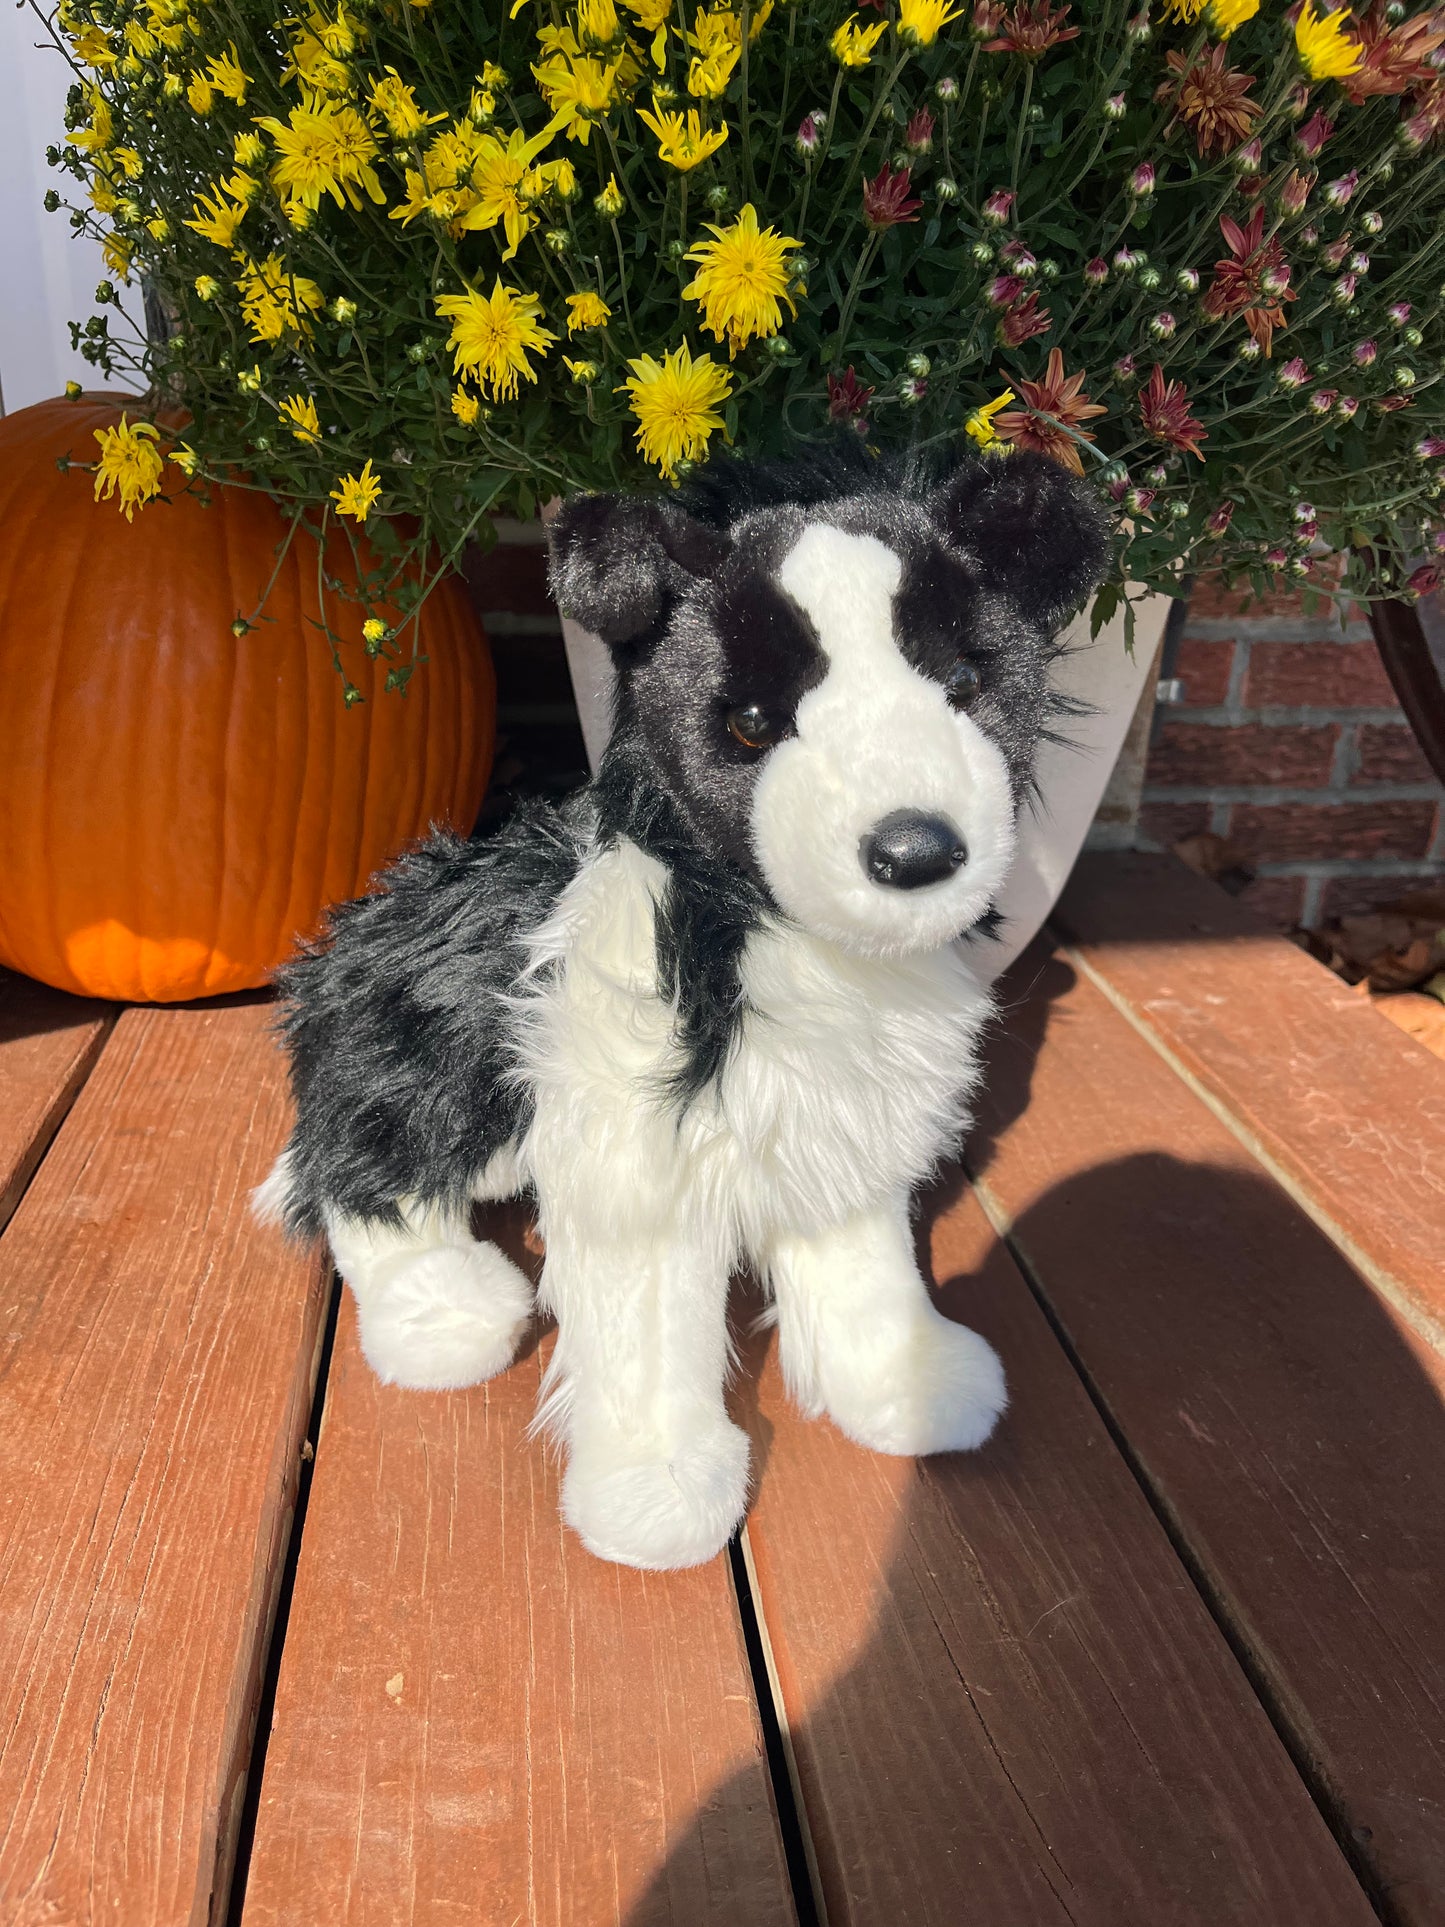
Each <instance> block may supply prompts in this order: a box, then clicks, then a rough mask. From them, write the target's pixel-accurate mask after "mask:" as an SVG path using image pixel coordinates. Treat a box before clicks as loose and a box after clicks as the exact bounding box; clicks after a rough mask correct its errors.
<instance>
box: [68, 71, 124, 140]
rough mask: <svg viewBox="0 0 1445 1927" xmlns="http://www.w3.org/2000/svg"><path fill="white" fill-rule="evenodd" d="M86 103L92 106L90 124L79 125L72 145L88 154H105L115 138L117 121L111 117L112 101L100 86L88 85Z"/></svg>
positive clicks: (73, 135)
mask: <svg viewBox="0 0 1445 1927" xmlns="http://www.w3.org/2000/svg"><path fill="white" fill-rule="evenodd" d="M85 98H86V105H87V106H88V107H89V108H90V125H89V126H88V127H77V128H76V130H75V132H74V133H73V134H72V135H71V137H70V144H71V146H72V147H79V148H81V149H83V150H84V151H85V152H86V153H88V154H103V153H104V152H105V150H106V148H107V147H109V146H110V144H111V142H112V141H113V140H114V139H115V122H114V121H113V120H112V118H111V112H110V102H109V101H108V100H107V99H106V97H105V95H104V94H103V93H101V91H100V89H99V88H98V87H88V88H87V89H86V92H85Z"/></svg>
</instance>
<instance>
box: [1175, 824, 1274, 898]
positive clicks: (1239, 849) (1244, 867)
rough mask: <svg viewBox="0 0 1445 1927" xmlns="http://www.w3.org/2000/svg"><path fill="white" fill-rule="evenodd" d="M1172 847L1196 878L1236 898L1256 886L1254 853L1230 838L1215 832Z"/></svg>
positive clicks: (1189, 837)
mask: <svg viewBox="0 0 1445 1927" xmlns="http://www.w3.org/2000/svg"><path fill="white" fill-rule="evenodd" d="M1172 847H1173V851H1174V854H1175V856H1177V857H1178V859H1179V861H1180V862H1181V863H1183V864H1187V865H1188V867H1189V868H1190V869H1191V870H1193V871H1194V873H1195V875H1196V876H1201V877H1208V878H1209V880H1210V882H1211V883H1217V884H1218V885H1219V887H1220V888H1221V889H1222V890H1227V891H1228V892H1229V894H1230V895H1231V896H1232V897H1237V896H1238V895H1239V893H1240V891H1241V890H1243V889H1246V888H1247V887H1248V885H1250V884H1251V883H1253V882H1254V879H1255V876H1256V874H1257V873H1256V871H1255V867H1254V857H1253V853H1252V852H1251V851H1249V850H1247V849H1245V847H1244V846H1243V844H1241V843H1232V842H1231V841H1230V840H1229V838H1228V837H1226V836H1216V834H1215V833H1214V831H1213V830H1200V831H1199V832H1198V833H1197V834H1196V835H1194V836H1185V837H1181V838H1180V839H1179V841H1178V842H1177V843H1176V844H1174V845H1173V846H1172Z"/></svg>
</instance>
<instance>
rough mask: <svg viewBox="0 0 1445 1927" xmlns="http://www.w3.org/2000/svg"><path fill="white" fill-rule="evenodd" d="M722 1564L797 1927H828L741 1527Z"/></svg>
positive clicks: (759, 1600) (759, 1599)
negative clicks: (733, 1598)
mask: <svg viewBox="0 0 1445 1927" xmlns="http://www.w3.org/2000/svg"><path fill="white" fill-rule="evenodd" d="M728 1563H729V1565H730V1566H731V1568H732V1575H733V1590H734V1592H735V1593H736V1594H737V1602H738V1618H739V1620H740V1621H741V1623H742V1629H743V1643H744V1645H745V1646H746V1647H747V1654H748V1664H749V1666H750V1667H751V1669H752V1675H753V1690H754V1693H755V1694H756V1697H757V1702H758V1718H759V1720H760V1722H761V1723H762V1729H763V1742H764V1745H765V1746H766V1748H767V1755H768V1771H769V1773H770V1775H771V1777H772V1782H773V1801H774V1804H775V1806H776V1808H777V1814H778V1831H779V1832H780V1833H781V1834H782V1837H783V1852H784V1854H785V1855H786V1858H787V1863H788V1879H789V1882H790V1884H791V1886H792V1889H793V1905H794V1907H795V1908H796V1909H797V1913H798V1927H828V1908H827V1903H826V1901H825V1900H824V1897H823V1883H822V1881H821V1880H820V1879H819V1878H818V1855H817V1851H816V1849H815V1847H814V1845H813V1834H812V1829H811V1828H810V1827H809V1825H808V1814H807V1808H806V1807H805V1806H804V1805H803V1794H802V1788H801V1786H800V1785H799V1782H798V1763H797V1760H796V1759H795V1758H794V1755H793V1736H792V1734H791V1732H790V1731H789V1729H788V1709H787V1707H786V1705H785V1704H784V1701H783V1692H782V1687H781V1686H780V1684H779V1682H778V1669H777V1664H776V1662H775V1660H774V1658H773V1643H772V1640H771V1639H770V1638H769V1636H768V1626H767V1620H766V1619H765V1618H764V1616H763V1604H762V1594H761V1593H760V1591H759V1589H758V1583H757V1574H756V1573H755V1571H754V1570H753V1555H752V1548H751V1547H750V1546H749V1544H748V1529H747V1525H746V1524H744V1526H743V1529H742V1531H741V1532H740V1533H739V1534H738V1536H737V1538H735V1539H734V1540H733V1541H732V1542H731V1544H730V1545H729V1546H728Z"/></svg>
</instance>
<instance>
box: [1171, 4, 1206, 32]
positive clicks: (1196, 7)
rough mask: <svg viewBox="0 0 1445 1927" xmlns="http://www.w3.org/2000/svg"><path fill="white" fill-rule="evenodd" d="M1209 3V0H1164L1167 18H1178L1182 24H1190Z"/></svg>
mask: <svg viewBox="0 0 1445 1927" xmlns="http://www.w3.org/2000/svg"><path fill="white" fill-rule="evenodd" d="M1208 3H1209V0H1164V14H1165V18H1166V19H1169V20H1177V21H1178V22H1179V24H1180V25H1181V26H1185V27H1187V26H1190V25H1191V24H1192V23H1193V22H1194V21H1196V20H1197V19H1198V18H1199V16H1200V14H1201V13H1203V11H1204V9H1205V7H1206V6H1207V5H1208Z"/></svg>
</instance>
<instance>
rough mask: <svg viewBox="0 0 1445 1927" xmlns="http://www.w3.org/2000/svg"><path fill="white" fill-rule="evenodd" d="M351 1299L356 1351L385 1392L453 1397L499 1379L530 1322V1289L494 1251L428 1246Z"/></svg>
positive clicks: (468, 1246) (369, 1282) (483, 1246)
mask: <svg viewBox="0 0 1445 1927" xmlns="http://www.w3.org/2000/svg"><path fill="white" fill-rule="evenodd" d="M351 1282H352V1284H353V1289H355V1291H356V1305H357V1314H358V1319H359V1324H360V1332H361V1349H362V1351H363V1352H364V1353H365V1355H366V1360H367V1363H368V1364H369V1365H370V1366H371V1369H372V1370H373V1371H374V1372H375V1373H376V1375H377V1377H378V1378H379V1379H381V1380H382V1382H383V1383H384V1384H390V1385H405V1386H408V1387H410V1388H411V1389H412V1390H414V1391H433V1392H440V1391H452V1390H455V1389H456V1388H458V1387H460V1386H463V1385H479V1384H480V1383H481V1382H482V1380H483V1379H486V1378H492V1377H494V1376H495V1375H496V1374H497V1373H498V1372H502V1371H505V1370H506V1368H507V1367H508V1365H510V1364H511V1362H512V1360H513V1358H514V1357H515V1356H516V1353H517V1346H518V1344H519V1343H520V1341H521V1337H522V1333H523V1332H524V1331H525V1329H526V1326H527V1321H528V1319H529V1318H530V1317H531V1315H532V1287H531V1285H530V1284H529V1282H528V1281H527V1279H526V1277H525V1276H524V1275H523V1274H522V1273H521V1272H520V1271H519V1270H518V1269H517V1267H516V1266H515V1265H514V1264H513V1263H512V1261H511V1260H510V1258H507V1257H505V1256H504V1255H503V1254H502V1253H501V1252H500V1251H498V1249H497V1247H496V1246H495V1245H491V1244H477V1243H474V1242H470V1241H469V1242H468V1243H466V1244H449V1245H434V1246H432V1247H431V1248H430V1249H428V1250H425V1251H420V1252H417V1253H415V1254H414V1255H410V1256H408V1257H406V1258H405V1259H404V1260H403V1261H402V1262H400V1263H396V1262H393V1263H391V1264H389V1265H387V1266H386V1268H385V1270H384V1272H383V1273H382V1274H381V1275H379V1276H375V1277H373V1278H371V1279H369V1280H367V1281H365V1282H364V1283H362V1284H361V1285H360V1286H357V1285H356V1282H355V1280H352V1281H351Z"/></svg>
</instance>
